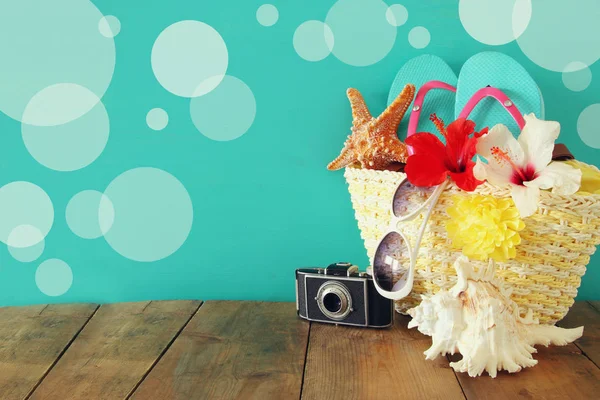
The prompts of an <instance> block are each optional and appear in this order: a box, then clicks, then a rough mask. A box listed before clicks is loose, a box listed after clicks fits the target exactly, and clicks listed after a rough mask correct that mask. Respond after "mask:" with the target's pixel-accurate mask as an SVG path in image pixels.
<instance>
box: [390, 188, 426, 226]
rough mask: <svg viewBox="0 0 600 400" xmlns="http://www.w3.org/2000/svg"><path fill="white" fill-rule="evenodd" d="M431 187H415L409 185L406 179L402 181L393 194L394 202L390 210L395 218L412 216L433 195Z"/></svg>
mask: <svg viewBox="0 0 600 400" xmlns="http://www.w3.org/2000/svg"><path fill="white" fill-rule="evenodd" d="M434 190H435V186H433V187H417V186H414V185H413V184H412V183H410V182H409V181H408V180H407V179H405V180H403V181H402V182H401V183H400V185H398V189H396V193H395V194H394V202H393V205H392V209H393V211H394V215H395V216H396V218H401V217H403V216H406V215H409V214H412V213H413V212H415V211H417V209H418V208H419V207H421V206H422V205H423V203H425V201H427V199H428V198H429V197H431V195H432V194H433V192H434Z"/></svg>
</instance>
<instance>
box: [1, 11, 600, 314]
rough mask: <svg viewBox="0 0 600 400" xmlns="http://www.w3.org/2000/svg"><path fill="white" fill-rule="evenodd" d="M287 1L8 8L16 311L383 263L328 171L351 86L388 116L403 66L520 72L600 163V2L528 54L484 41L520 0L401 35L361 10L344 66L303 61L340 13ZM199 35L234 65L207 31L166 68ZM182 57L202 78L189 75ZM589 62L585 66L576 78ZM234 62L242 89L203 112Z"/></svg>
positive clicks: (8, 167) (275, 287) (595, 279)
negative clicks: (488, 65) (490, 54)
mask: <svg viewBox="0 0 600 400" xmlns="http://www.w3.org/2000/svg"><path fill="white" fill-rule="evenodd" d="M268 1H271V2H272V4H273V5H274V6H276V8H277V9H278V19H277V21H276V22H275V23H274V24H273V25H272V26H263V25H262V24H260V23H259V22H258V21H257V9H258V8H259V7H260V6H261V5H262V4H263V3H264V1H258V0H237V1H235V0H234V1H229V2H226V1H200V0H199V1H189V0H169V1H167V0H146V1H144V2H127V1H117V0H114V1H109V0H96V1H94V2H93V3H91V2H89V1H88V0H54V1H41V0H39V1H33V0H21V1H19V2H12V1H8V0H2V2H0V4H1V6H0V33H1V34H2V37H3V39H2V41H1V42H0V54H2V55H3V56H2V58H1V59H0V65H1V66H0V111H1V113H0V132H1V133H2V135H1V140H2V142H1V145H0V166H1V171H0V186H2V188H0V240H1V241H2V242H3V243H4V244H6V245H2V246H0V305H16V304H32V303H48V302H76V301H91V302H112V301H132V300H142V299H181V298H200V299H263V300H292V299H293V296H294V284H293V270H294V269H295V268H297V267H301V266H315V265H325V264H327V263H329V262H331V261H335V260H349V261H352V262H354V263H357V264H358V265H361V266H363V267H365V266H366V265H367V264H368V260H367V257H366V254H365V250H364V247H363V244H362V241H361V239H360V236H359V231H358V229H357V226H356V223H355V220H354V213H353V211H352V208H351V204H350V198H349V194H348V192H347V189H346V184H345V181H344V178H343V176H342V172H328V171H327V170H326V169H325V166H326V165H327V163H328V162H329V161H331V160H332V159H333V158H334V157H335V156H336V155H337V154H338V152H339V150H340V148H341V145H342V143H343V141H344V139H345V136H346V135H347V134H348V130H349V129H348V128H349V126H350V121H351V114H350V108H349V106H348V103H347V100H346V98H345V90H346V88H348V87H350V86H352V87H356V88H358V89H360V90H361V92H362V93H363V94H364V96H365V98H366V101H367V103H368V105H369V106H370V108H371V109H372V110H373V111H374V112H377V113H378V112H380V111H381V110H383V108H384V107H385V104H386V100H387V92H388V90H389V87H390V85H391V82H392V80H393V78H394V76H395V74H396V72H397V70H398V69H399V68H400V67H401V66H402V64H403V63H404V62H406V61H407V60H409V59H410V58H412V57H415V56H418V55H421V54H428V53H430V54H435V55H438V56H440V57H442V58H444V59H445V60H446V61H447V62H448V63H449V65H450V66H451V67H452V68H453V69H454V70H455V71H456V72H457V73H458V71H459V70H460V67H461V65H462V63H463V62H464V61H465V60H467V59H468V58H469V57H470V56H472V55H473V54H475V53H478V52H480V51H484V50H496V51H501V52H504V53H506V54H508V55H510V56H512V57H514V58H515V59H516V60H517V61H519V62H520V63H521V64H522V65H523V66H524V67H525V68H526V69H527V70H528V71H529V72H530V73H531V75H532V76H533V78H534V79H535V80H536V81H537V82H538V84H539V87H540V89H541V91H542V93H543V95H544V99H545V105H546V118H547V119H553V120H558V121H560V122H561V124H562V135H561V141H562V142H564V143H566V144H567V145H568V146H569V147H570V148H571V150H572V151H573V152H574V153H575V154H576V156H577V158H579V159H580V160H583V161H585V162H588V163H593V164H598V157H599V156H600V150H598V148H600V142H599V139H598V138H596V137H595V136H594V135H593V134H591V133H590V131H589V126H588V122H585V120H586V119H585V118H583V119H582V121H583V122H581V121H580V126H579V131H578V126H577V121H578V118H579V116H580V114H581V113H582V111H583V110H584V109H586V107H588V106H591V105H593V104H596V103H600V95H599V93H600V79H595V78H593V79H592V80H591V83H589V77H590V76H592V77H594V75H596V74H600V64H599V63H597V62H596V60H597V59H598V58H599V57H600V43H599V42H600V31H599V29H600V28H599V24H598V23H597V20H598V17H600V3H598V2H596V1H594V0H588V1H583V0H579V1H571V2H568V4H569V5H568V6H567V5H566V4H567V2H563V1H547V0H546V1H541V0H537V1H536V0H533V1H532V2H531V3H532V8H531V9H532V14H531V21H530V22H529V26H528V27H527V30H526V31H525V32H524V33H523V35H522V36H521V38H523V39H521V38H520V39H519V40H522V43H519V41H518V40H517V41H514V40H513V41H510V42H509V43H506V44H500V45H489V44H486V43H482V42H481V41H483V42H487V43H490V42H493V43H498V42H505V41H507V40H505V37H506V35H507V32H508V35H509V36H510V32H511V31H512V28H511V20H512V17H511V14H512V5H513V3H516V5H517V10H521V9H523V7H524V9H527V6H528V5H529V4H530V3H529V1H528V0H519V1H506V2H494V3H496V5H495V6H494V7H495V8H487V9H486V8H485V7H484V8H481V7H480V8H477V5H476V3H474V0H471V1H462V2H461V3H462V4H461V7H463V8H462V9H461V11H462V12H461V14H462V16H463V22H462V23H461V19H460V18H459V4H458V1H442V0H438V1H435V0H419V1H416V0H405V1H402V0H399V1H398V3H402V4H403V5H404V6H405V8H406V10H407V11H408V19H407V21H406V22H405V23H404V24H402V25H401V26H398V27H397V28H396V27H391V25H390V24H389V23H387V21H386V20H385V15H383V14H382V13H381V10H382V9H383V10H384V11H385V7H386V6H384V5H383V4H382V2H381V1H378V0H372V1H368V0H362V1H361V0H341V1H340V4H338V5H336V6H335V7H337V8H336V9H332V14H331V15H330V17H329V18H328V20H327V22H330V23H331V25H332V26H331V31H332V32H331V33H332V36H333V38H334V39H335V44H334V46H333V54H330V55H328V56H327V57H325V58H324V59H322V60H320V61H314V62H313V61H307V60H305V59H303V58H302V57H300V56H299V54H298V53H297V51H296V49H295V47H294V45H293V37H294V32H295V31H296V29H297V28H298V27H299V26H300V24H302V23H303V22H305V21H308V20H320V21H324V20H325V18H326V16H327V14H328V11H329V10H330V9H331V8H332V6H333V5H334V3H335V2H334V0H322V1H301V0H268ZM49 3H51V4H49ZM354 3H356V4H354ZM484 3H485V2H484ZM391 4H392V3H391V2H388V5H391ZM506 4H509V6H507V5H506ZM346 6H349V7H346ZM382 7H383V8H382ZM488 7H491V5H489V6H488ZM507 7H508V8H507ZM566 7H568V8H566ZM262 10H263V11H264V12H265V14H264V15H263V14H262V13H259V16H260V18H259V19H260V20H261V21H262V22H263V23H266V24H267V25H268V24H270V23H271V22H273V21H271V22H269V17H271V18H272V15H271V16H270V15H269V13H268V11H269V9H268V8H266V9H262ZM395 10H396V11H398V10H400V11H401V9H400V8H396V9H395ZM486 13H487V15H488V16H487V17H485V15H486ZM102 15H105V16H114V17H116V19H115V18H113V17H110V18H107V19H106V20H103V21H100V19H101V18H102ZM477 15H482V17H481V18H480V19H478V18H476V17H477ZM519 15H520V14H519ZM519 15H517V17H516V21H517V22H519V18H520V19H523V18H522V15H521V16H519ZM492 16H493V18H492ZM353 19H358V21H357V22H358V23H355V24H353V23H352V20H353ZM117 20H118V21H119V23H120V31H119V30H118V29H117V26H118V23H117ZM183 20H196V21H201V22H203V23H204V24H207V25H209V26H211V27H212V28H214V30H216V32H218V35H220V37H221V38H222V40H223V41H224V43H225V44H226V49H227V55H228V58H227V60H225V59H224V57H223V54H224V52H223V48H222V46H221V47H219V37H218V35H217V36H215V35H214V34H213V35H212V36H211V35H210V32H211V31H210V30H209V29H207V28H206V26H204V25H202V27H204V28H203V29H204V30H202V29H200V30H197V31H195V30H194V29H195V28H198V27H200V25H201V24H200V25H199V24H194V23H192V24H191V25H190V26H191V28H189V27H188V28H189V29H188V30H185V29H183V30H181V31H180V32H179V33H180V34H181V35H180V36H177V35H176V34H177V32H175V33H173V32H174V31H169V32H170V33H173V35H170V36H169V35H167V33H165V34H164V36H163V37H162V39H164V40H162V42H161V43H160V46H159V44H157V46H158V47H159V48H158V49H156V57H157V59H156V60H154V61H155V63H154V70H153V63H152V62H151V53H152V49H153V46H154V45H155V41H157V38H158V37H159V35H161V32H163V31H164V30H165V29H166V28H167V27H169V26H170V25H171V24H174V23H176V22H179V21H183ZM265 21H266V22H265ZM590 21H591V22H590ZM396 22H397V24H400V23H401V22H402V18H401V13H398V14H397V20H396ZM517 22H515V24H517ZM526 22H527V21H526ZM558 22H561V24H558ZM463 24H465V26H466V27H468V28H469V30H470V31H471V32H467V30H466V29H465V27H464V26H463ZM178 26H179V27H181V25H178ZM417 26H422V27H425V28H426V29H427V30H428V32H429V33H430V41H429V43H427V40H426V38H423V37H420V38H419V35H418V34H417V33H418V32H419V30H417V31H413V35H416V36H417V37H416V41H414V40H413V41H412V44H413V45H417V46H418V47H422V46H423V45H425V44H426V46H425V47H424V48H421V49H417V48H414V47H413V45H411V43H409V39H408V38H409V32H411V30H412V29H413V28H414V27H417ZM544 26H547V27H552V28H551V29H550V28H548V29H541V28H540V27H544ZM186 29H187V28H186ZM361 30H364V31H365V32H367V33H366V34H363V35H358V36H356V37H354V38H353V37H352V34H351V32H360V31H361ZM117 31H118V34H117V35H116V36H114V38H112V37H111V36H113V35H114V34H115V33H117ZM422 32H423V30H421V33H422ZM101 33H103V34H104V35H105V36H108V37H105V36H103V34H101ZM194 33H196V34H197V35H199V39H197V38H196V37H194V36H193V34H194ZM305 33H306V35H301V37H300V38H299V39H298V42H297V47H298V51H299V52H300V53H302V54H304V56H305V57H307V58H310V57H313V58H320V57H323V56H324V55H327V53H328V52H329V50H328V49H327V45H326V43H324V42H323V38H322V37H315V38H312V39H314V40H313V41H312V42H311V40H310V39H311V37H310V35H309V34H310V30H309V29H308V28H307V30H306V32H305ZM471 35H473V36H474V37H475V38H474V37H473V36H471ZM317 36H318V35H317ZM411 38H412V39H415V38H414V37H412V35H411ZM476 38H477V39H479V40H481V41H478V40H476ZM328 39H331V37H328ZM419 39H420V40H421V41H420V43H419ZM532 43H533V44H534V45H533V46H532ZM186 46H187V50H188V52H187V53H183V55H182V54H178V53H177V52H174V51H173V48H176V47H186ZM388 48H389V52H388ZM532 49H533V50H532ZM536 49H539V50H540V52H538V53H535V51H537V50H536ZM524 51H525V52H528V53H524ZM307 53H308V54H307ZM178 57H179V58H178ZM530 57H531V59H530ZM182 59H185V60H186V62H189V65H188V66H187V67H186V66H185V65H183V64H185V63H181V62H179V63H175V62H173V63H171V64H169V60H180V61H181V60H182ZM377 60H378V61H377ZM570 62H578V63H580V64H573V65H576V66H577V67H576V68H575V69H579V68H583V69H582V70H581V71H579V72H574V73H570V74H563V73H561V72H560V71H561V70H562V69H564V68H565V66H566V65H567V64H568V63H570ZM351 64H354V65H351ZM364 64H368V65H364ZM538 64H539V65H538ZM571 66H572V65H571ZM225 67H226V73H227V75H228V76H231V77H225V79H223V81H222V82H221V85H219V86H217V87H216V89H214V90H213V91H211V92H209V93H208V94H205V95H204V96H200V97H194V98H193V99H190V97H191V96H194V95H195V94H197V93H198V92H196V93H194V92H195V91H196V90H197V86H198V84H200V83H202V82H204V87H205V91H207V90H209V89H212V87H214V85H215V84H216V83H218V81H219V79H216V81H215V80H214V79H213V80H212V81H210V80H209V81H208V83H207V81H206V78H209V77H210V76H212V75H218V74H219V73H225V71H224V68H225ZM178 68H180V70H178ZM157 77H159V79H157ZM233 77H235V78H237V79H235V78H233ZM563 79H564V82H563ZM159 80H160V82H159ZM565 82H566V84H567V85H568V86H570V87H571V88H572V89H576V90H577V91H574V90H571V89H569V88H567V87H566V86H565ZM161 83H162V84H163V85H164V86H163V85H161ZM211 83H212V84H211ZM57 84H58V85H57ZM69 84H71V85H69ZM52 85H54V86H52ZM207 85H208V88H207ZM580 89H583V90H580ZM174 92H175V93H174ZM186 96H187V97H186ZM597 107H600V106H592V108H590V109H589V110H591V111H588V112H592V111H594V110H596V108H597ZM155 108H160V109H163V110H164V112H166V114H167V115H168V123H167V124H166V126H165V127H164V128H163V126H164V124H165V123H166V122H167V121H166V120H165V119H164V118H165V114H164V113H162V112H161V111H154V112H152V113H150V114H148V113H149V111H150V110H152V109H155ZM594 112H595V111H594ZM153 128H154V129H153ZM159 128H163V129H159ZM246 128H248V129H246ZM157 129H158V130H157ZM244 132H245V133H244ZM241 133H244V134H243V135H241V136H240V134H241ZM237 136H239V137H237ZM230 139H231V140H230ZM594 146H595V147H594ZM142 167H143V168H142ZM14 182H17V183H14ZM82 191H88V192H85V193H83V194H79V193H80V192H82ZM102 193H104V195H103V194H102ZM76 195H77V196H76ZM74 196H76V197H74ZM72 199H73V200H72ZM67 221H68V222H67ZM42 238H43V239H42ZM598 284H600V255H596V256H595V257H593V258H592V262H591V263H590V265H589V269H588V272H587V274H586V276H585V277H584V279H583V283H582V287H581V290H580V294H579V298H580V299H600V295H599V294H598V291H597V290H596V289H595V288H596V287H597V286H598Z"/></svg>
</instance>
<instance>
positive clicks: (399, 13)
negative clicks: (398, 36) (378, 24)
mask: <svg viewBox="0 0 600 400" xmlns="http://www.w3.org/2000/svg"><path fill="white" fill-rule="evenodd" d="M385 18H386V19H387V22H388V23H389V24H390V25H392V26H402V25H404V24H405V23H406V21H408V10H407V9H406V7H404V6H403V5H402V4H392V5H391V6H389V7H388V9H387V11H386V12H385Z"/></svg>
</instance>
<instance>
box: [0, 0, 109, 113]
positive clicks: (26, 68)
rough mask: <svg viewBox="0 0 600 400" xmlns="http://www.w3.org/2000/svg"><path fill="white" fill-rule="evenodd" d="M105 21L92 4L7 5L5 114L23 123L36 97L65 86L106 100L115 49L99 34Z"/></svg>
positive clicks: (2, 19) (60, 0) (2, 69)
mask: <svg viewBox="0 0 600 400" xmlns="http://www.w3.org/2000/svg"><path fill="white" fill-rule="evenodd" d="M101 18H103V15H102V13H101V12H100V11H99V10H98V8H96V6H95V5H94V4H93V3H92V2H91V1H89V0H53V1H34V0H19V1H11V2H5V3H3V7H2V12H0V26H2V31H3V32H4V33H5V35H4V37H3V40H1V41H0V54H2V62H0V87H1V88H2V90H1V91H0V111H1V112H3V113H5V114H6V115H8V116H9V117H11V118H13V119H15V120H17V121H21V119H22V116H23V112H24V110H25V107H26V106H27V104H28V103H29V102H30V100H31V98H32V97H33V96H34V95H35V94H36V93H39V92H40V91H41V90H42V89H44V88H47V87H49V86H52V85H55V84H59V83H64V82H71V83H73V84H77V85H80V86H83V87H86V88H87V89H88V90H90V91H91V92H92V93H94V95H95V98H96V99H100V98H102V96H103V95H104V93H105V92H106V89H107V88H108V86H109V84H110V82H111V79H112V76H113V72H114V67H115V43H114V40H113V39H112V38H106V37H104V36H102V35H101V34H99V32H98V21H100V20H101ZM53 93H55V94H58V95H60V93H59V92H53ZM55 101H56V102H60V101H61V98H60V97H59V98H57V99H55ZM89 108H91V107H89ZM76 114H77V113H75V114H72V116H75V115H76Z"/></svg>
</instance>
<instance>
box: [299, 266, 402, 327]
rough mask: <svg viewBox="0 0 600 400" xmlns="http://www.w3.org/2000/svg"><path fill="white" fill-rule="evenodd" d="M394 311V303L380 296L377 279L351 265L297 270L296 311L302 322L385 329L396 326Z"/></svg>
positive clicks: (384, 283)
mask: <svg viewBox="0 0 600 400" xmlns="http://www.w3.org/2000/svg"><path fill="white" fill-rule="evenodd" d="M389 283H390V284H391V282H389ZM381 284H383V285H386V282H385V281H384V282H381V281H380V285H381ZM390 286H391V285H390ZM393 308H394V307H393V301H392V300H389V299H386V298H385V297H383V296H381V295H380V294H379V293H378V292H377V290H376V288H375V286H374V284H373V278H372V277H371V276H370V275H369V274H367V273H365V272H358V267H356V266H354V265H352V264H350V263H343V262H339V263H335V264H331V265H329V266H328V267H327V268H301V269H297V270H296V310H297V311H298V315H299V316H300V317H301V318H304V319H307V320H310V321H318V322H327V323H331V324H340V325H353V326H364V327H372V328H385V327H388V326H391V325H392V323H393V320H394V318H393Z"/></svg>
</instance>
